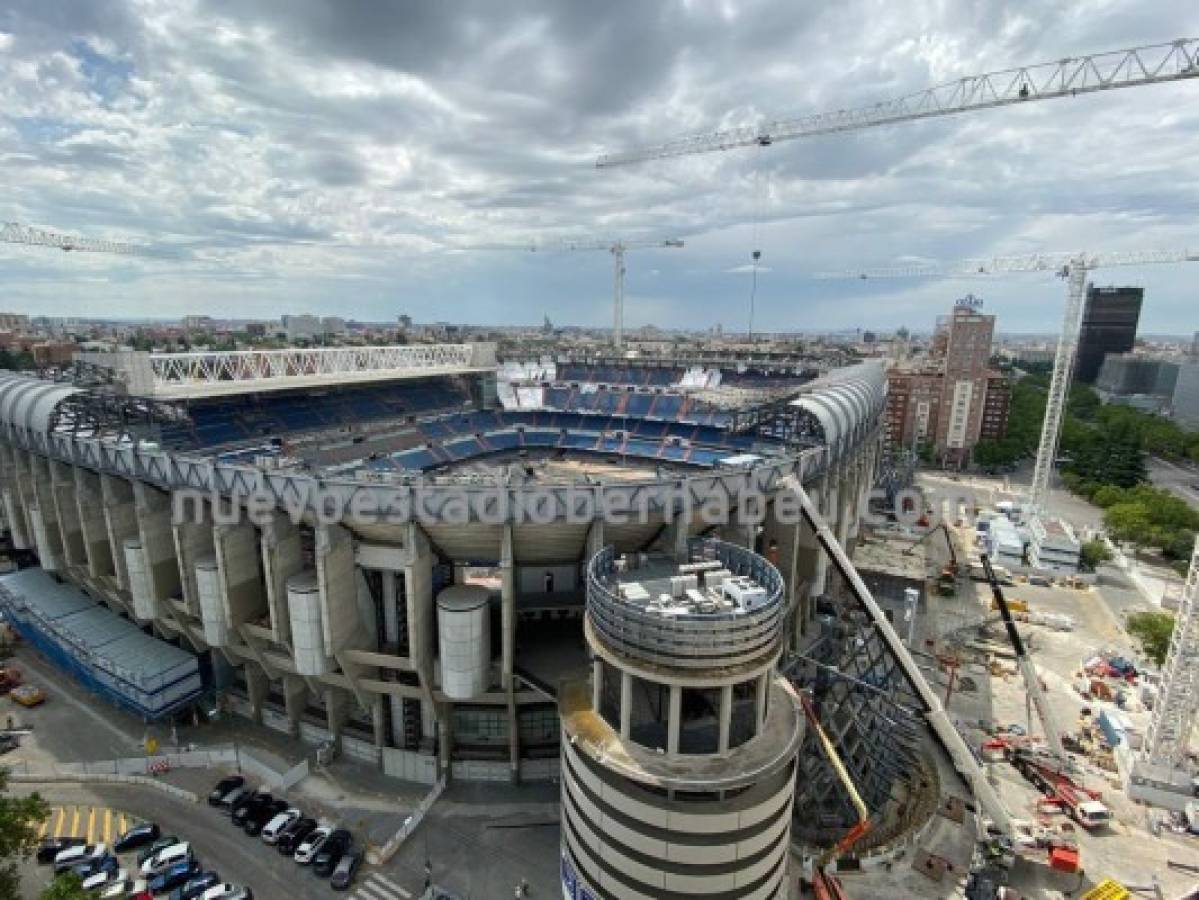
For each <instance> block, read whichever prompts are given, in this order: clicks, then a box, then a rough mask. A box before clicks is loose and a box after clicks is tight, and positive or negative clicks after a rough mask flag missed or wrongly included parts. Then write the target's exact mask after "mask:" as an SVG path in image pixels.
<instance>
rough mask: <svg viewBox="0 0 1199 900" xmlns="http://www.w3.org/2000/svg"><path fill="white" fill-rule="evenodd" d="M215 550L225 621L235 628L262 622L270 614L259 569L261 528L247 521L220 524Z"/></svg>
mask: <svg viewBox="0 0 1199 900" xmlns="http://www.w3.org/2000/svg"><path fill="white" fill-rule="evenodd" d="M213 549H214V550H215V552H216V562H217V571H218V573H219V575H220V585H221V603H222V605H223V606H224V612H225V618H226V621H227V622H228V623H229V625H230V626H231V627H233V628H236V627H237V626H238V625H241V624H244V623H246V622H254V621H255V620H257V619H260V618H261V617H262V616H263V615H264V614H265V613H266V612H267V603H266V596H265V594H264V592H263V587H262V572H261V570H260V568H259V566H260V565H261V564H262V551H261V550H260V549H259V546H258V529H257V528H255V527H254V526H253V525H251V524H249V523H248V522H246V523H243V524H241V525H217V526H216V527H215V528H214V529H213Z"/></svg>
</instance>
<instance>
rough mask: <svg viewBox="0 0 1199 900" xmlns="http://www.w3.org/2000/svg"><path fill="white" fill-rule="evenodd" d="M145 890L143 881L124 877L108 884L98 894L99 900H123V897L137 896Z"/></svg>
mask: <svg viewBox="0 0 1199 900" xmlns="http://www.w3.org/2000/svg"><path fill="white" fill-rule="evenodd" d="M122 871H123V870H122ZM145 889H146V881H145V879H143V878H138V879H133V878H128V877H126V878H124V879H122V880H121V881H117V882H114V883H112V884H110V885H109V886H108V887H106V888H105V889H104V890H102V891H101V892H100V900H124V898H125V897H130V896H132V895H134V894H139V893H141V892H142V891H144V890H145Z"/></svg>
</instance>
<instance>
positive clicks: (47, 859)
mask: <svg viewBox="0 0 1199 900" xmlns="http://www.w3.org/2000/svg"><path fill="white" fill-rule="evenodd" d="M86 843H87V838H81V837H57V838H45V839H44V840H43V841H42V842H41V843H40V844H38V845H37V862H38V865H39V866H48V865H49V864H50V863H52V862H54V857H56V856H58V854H59V853H61V852H62V851H63V850H66V849H67V848H68V847H82V846H83V845H84V844H86Z"/></svg>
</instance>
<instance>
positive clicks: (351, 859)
mask: <svg viewBox="0 0 1199 900" xmlns="http://www.w3.org/2000/svg"><path fill="white" fill-rule="evenodd" d="M361 865H362V851H361V850H353V849H351V850H347V851H346V854H345V855H344V856H343V857H342V858H341V862H339V863H338V864H337V868H336V869H334V870H333V877H332V878H330V879H329V887H331V888H333V890H335V891H348V890H349V889H350V888H351V887H352V886H353V884H354V876H355V875H357V874H358V867H359V866H361Z"/></svg>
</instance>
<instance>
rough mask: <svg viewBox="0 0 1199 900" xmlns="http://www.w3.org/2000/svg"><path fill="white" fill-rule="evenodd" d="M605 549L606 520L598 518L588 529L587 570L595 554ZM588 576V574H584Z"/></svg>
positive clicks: (584, 563)
mask: <svg viewBox="0 0 1199 900" xmlns="http://www.w3.org/2000/svg"><path fill="white" fill-rule="evenodd" d="M603 549H604V520H603V519H596V520H595V521H594V522H592V523H591V527H590V528H588V529H587V544H586V550H585V551H584V552H585V553H586V557H585V558H584V560H583V568H584V570H586V567H587V563H588V562H590V561H591V558H592V557H593V556H595V554H597V553H599V552H600V551H601V550H603ZM584 577H586V576H584Z"/></svg>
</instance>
